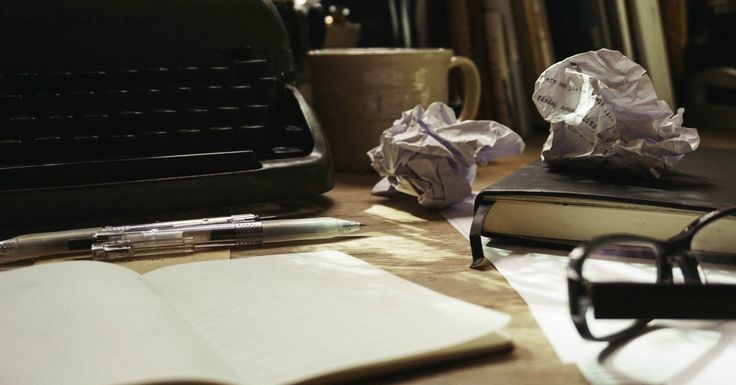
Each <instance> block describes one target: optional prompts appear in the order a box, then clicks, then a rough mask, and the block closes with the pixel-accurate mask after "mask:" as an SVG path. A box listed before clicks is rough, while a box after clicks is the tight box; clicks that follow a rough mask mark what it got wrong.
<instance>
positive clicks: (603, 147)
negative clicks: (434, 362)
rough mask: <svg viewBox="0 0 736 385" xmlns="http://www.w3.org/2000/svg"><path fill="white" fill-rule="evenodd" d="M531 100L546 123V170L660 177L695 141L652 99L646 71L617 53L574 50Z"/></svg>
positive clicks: (676, 116) (661, 103)
mask: <svg viewBox="0 0 736 385" xmlns="http://www.w3.org/2000/svg"><path fill="white" fill-rule="evenodd" d="M533 101H534V104H535V105H536V107H537V109H538V110H539V113H540V114H541V115H542V117H543V118H544V119H545V120H546V121H548V122H550V134H549V137H548V138H547V141H546V143H545V144H544V147H543V149H542V159H543V160H544V162H545V163H547V164H548V165H552V166H555V165H560V166H566V167H571V168H581V169H599V168H609V169H615V170H619V171H624V172H631V173H634V174H637V175H640V176H645V177H655V178H656V177H659V176H660V174H661V173H662V172H663V171H664V170H669V169H672V168H673V167H674V165H675V164H676V163H677V162H678V161H679V160H680V159H681V158H682V156H683V155H684V154H686V153H688V152H691V151H694V150H695V149H696V148H697V147H698V144H699V142H700V138H699V136H698V131H697V130H696V129H693V128H687V127H683V126H682V116H683V114H684V112H685V110H684V109H683V108H680V109H678V110H677V113H676V114H673V113H672V109H671V108H670V106H669V105H668V104H667V103H666V102H665V101H663V100H658V99H657V94H656V93H655V90H654V86H653V85H652V81H651V79H650V78H649V76H648V75H647V73H646V70H645V69H644V68H642V67H641V66H640V65H638V64H637V63H635V62H633V61H631V60H630V59H629V58H627V57H626V56H624V55H623V54H621V53H620V52H618V51H612V50H608V49H601V50H599V51H595V52H593V51H591V52H585V53H581V54H578V55H575V56H572V57H569V58H567V59H565V60H563V61H561V62H559V63H556V64H553V65H552V66H551V67H549V68H548V69H547V70H546V71H544V72H543V73H542V74H541V76H540V77H539V79H538V80H537V82H536V84H535V89H534V94H533Z"/></svg>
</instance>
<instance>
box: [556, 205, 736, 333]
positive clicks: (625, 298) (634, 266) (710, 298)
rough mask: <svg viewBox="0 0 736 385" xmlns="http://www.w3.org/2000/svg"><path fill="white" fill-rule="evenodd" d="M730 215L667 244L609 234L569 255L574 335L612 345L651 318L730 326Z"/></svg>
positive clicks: (734, 311)
mask: <svg viewBox="0 0 736 385" xmlns="http://www.w3.org/2000/svg"><path fill="white" fill-rule="evenodd" d="M735 214H736V206H734V207H729V208H725V209H722V210H716V211H713V212H710V213H708V214H705V215H703V216H701V217H700V218H698V219H697V220H695V221H693V222H692V223H690V224H689V225H688V226H687V227H685V228H684V229H683V230H682V231H681V232H680V233H678V234H677V235H675V236H674V237H672V238H670V239H668V240H666V241H660V240H656V239H652V238H648V237H642V236H637V235H628V234H613V235H604V236H600V237H596V238H593V239H592V240H590V241H589V242H587V243H585V244H583V245H581V246H578V247H577V248H575V249H574V250H573V251H572V252H571V253H570V262H569V265H568V269H567V285H568V296H569V303H570V315H571V316H572V320H573V323H574V324H575V327H576V328H577V330H578V332H579V333H580V335H581V336H582V337H583V338H585V339H589V340H594V341H616V340H620V339H624V338H628V337H631V336H633V335H635V334H637V333H639V332H641V331H642V329H643V328H644V327H645V326H646V325H647V323H649V322H650V321H651V320H653V319H657V318H658V319H735V318H736V217H734V215H735ZM729 234H733V235H732V236H725V235H729ZM621 262H625V263H624V264H622V263H621Z"/></svg>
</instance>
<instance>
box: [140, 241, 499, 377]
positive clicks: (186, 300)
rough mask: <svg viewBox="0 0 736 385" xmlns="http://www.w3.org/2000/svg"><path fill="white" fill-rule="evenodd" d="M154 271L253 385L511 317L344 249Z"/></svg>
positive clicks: (439, 344)
mask: <svg viewBox="0 0 736 385" xmlns="http://www.w3.org/2000/svg"><path fill="white" fill-rule="evenodd" d="M146 278H147V279H148V280H149V281H150V282H151V283H152V284H153V285H154V286H155V287H156V289H157V290H158V291H159V293H161V294H162V295H163V296H164V297H166V298H167V300H168V301H169V302H170V303H171V304H172V305H173V306H175V307H176V308H177V309H179V310H180V312H181V313H182V314H183V315H184V316H185V317H186V318H187V319H188V320H189V322H190V323H191V324H192V325H193V326H194V328H195V329H197V330H198V331H199V332H200V333H201V335H203V336H204V337H205V338H206V339H207V340H208V341H209V342H210V343H211V344H212V345H213V346H214V347H215V348H216V349H217V350H218V351H220V352H222V353H223V355H224V356H225V359H226V360H227V361H228V363H229V364H230V366H231V367H233V368H234V369H235V370H236V371H237V372H238V374H239V376H240V378H241V379H242V383H244V384H282V383H292V382H295V381H298V380H303V379H306V378H312V377H314V376H317V375H320V374H326V373H330V372H333V371H337V370H341V369H346V368H351V367H356V366H360V365H366V364H370V363H375V362H380V361H385V360H387V359H388V360H390V359H392V358H399V357H404V356H407V355H412V354H420V353H424V352H429V351H433V350H436V349H440V348H445V347H449V346H452V345H455V344H458V343H462V342H466V341H470V340H472V339H475V338H477V337H479V336H482V335H485V334H489V333H493V332H495V331H498V330H499V329H500V328H501V327H503V326H504V325H505V324H506V323H507V322H508V321H509V317H508V315H506V314H504V313H499V312H496V311H493V310H489V309H486V308H483V307H480V306H476V305H472V304H469V303H466V302H462V301H459V300H457V299H454V298H450V297H447V296H444V295H442V294H439V293H437V292H434V291H431V290H429V289H427V288H424V287H422V286H419V285H416V284H414V283H411V282H409V281H406V280H403V279H401V278H399V277H397V276H395V275H392V274H390V273H387V272H385V271H383V270H381V269H379V268H377V267H375V266H372V265H370V264H368V263H365V262H363V261H361V260H359V259H356V258H353V257H350V256H348V255H346V254H342V253H339V252H317V253H301V254H288V255H275V256H266V257H254V258H245V259H236V260H230V261H211V262H203V263H199V264H189V265H178V266H172V267H168V268H165V269H160V270H156V271H153V272H151V273H148V274H146ZM387 315H388V316H387Z"/></svg>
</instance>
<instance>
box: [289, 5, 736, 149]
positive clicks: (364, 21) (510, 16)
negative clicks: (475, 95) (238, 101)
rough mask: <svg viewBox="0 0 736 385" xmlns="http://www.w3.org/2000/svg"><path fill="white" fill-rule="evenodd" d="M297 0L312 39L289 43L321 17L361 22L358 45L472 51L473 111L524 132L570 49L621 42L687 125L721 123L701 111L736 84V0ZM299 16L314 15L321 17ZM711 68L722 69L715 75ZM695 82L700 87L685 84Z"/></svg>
mask: <svg viewBox="0 0 736 385" xmlns="http://www.w3.org/2000/svg"><path fill="white" fill-rule="evenodd" d="M284 3H286V2H284ZM289 3H292V5H293V6H296V4H293V2H291V1H289ZM297 3H304V4H305V5H304V6H303V9H308V10H309V11H304V10H302V11H301V12H302V14H305V12H306V14H307V15H309V14H317V13H319V14H320V15H321V18H319V20H322V22H321V24H322V25H321V26H319V25H313V26H312V27H310V29H309V31H310V32H305V33H308V34H309V38H304V37H300V38H296V41H297V42H298V43H297V44H295V45H294V49H303V48H304V43H303V42H304V41H308V42H309V48H310V49H315V48H321V47H323V46H324V45H325V40H324V39H325V36H326V34H327V32H326V31H327V30H328V29H329V26H328V24H326V23H325V22H324V20H328V21H330V20H331V23H329V24H332V25H333V26H335V25H341V24H343V25H350V24H354V25H360V33H359V35H358V36H357V42H355V46H357V47H413V48H425V47H441V48H451V49H452V50H453V51H454V52H455V54H456V55H462V56H467V57H469V58H471V59H472V60H473V61H474V62H475V64H476V66H477V67H478V69H479V71H480V74H481V88H482V95H481V105H480V110H479V113H478V117H477V118H478V119H492V120H496V121H498V122H500V123H503V124H505V125H508V126H509V127H511V128H512V129H514V130H515V131H516V132H517V133H520V134H522V135H528V134H531V133H534V132H544V131H546V130H547V129H548V123H547V122H545V121H543V120H542V119H541V117H540V116H539V114H538V112H537V111H536V109H535V108H534V107H533V106H532V103H530V101H531V100H530V97H531V94H532V92H533V90H534V83H535V81H536V80H537V77H538V76H539V74H540V73H541V72H542V71H543V70H544V69H546V68H547V67H549V66H550V65H552V64H553V63H555V62H557V61H559V60H562V59H564V58H566V57H569V56H571V55H574V54H577V53H580V52H584V51H590V50H597V49H600V48H610V49H615V50H619V51H621V52H623V53H624V54H625V55H626V56H628V57H629V58H631V59H632V60H634V61H636V62H637V63H639V64H641V65H642V66H643V67H644V68H646V69H647V71H648V73H649V75H650V76H651V78H652V81H653V83H654V85H655V88H656V90H657V94H658V96H659V97H660V99H663V100H665V101H667V102H668V104H670V106H671V107H672V108H673V109H675V108H677V107H685V109H686V113H685V125H687V126H690V127H696V128H700V129H716V128H718V127H720V126H723V124H719V123H716V121H721V122H726V121H728V119H727V117H719V116H711V117H710V118H704V114H705V115H708V114H710V115H713V114H714V113H716V114H720V113H723V111H732V110H733V109H734V108H736V107H734V106H736V91H734V89H733V87H732V86H731V84H732V83H733V82H732V80H730V79H731V76H733V71H730V70H729V69H734V68H736V0H374V1H365V0H363V1H361V0H323V1H317V0H312V1H308V0H300V1H297ZM304 7H306V8H304ZM330 9H333V10H334V11H333V12H332V13H334V14H332V13H331V12H330V11H329V10H330ZM329 16H331V18H330V17H329ZM303 19H305V20H309V23H313V22H314V21H315V20H317V19H318V18H317V17H313V18H312V17H305V18H303ZM344 23H348V24H344ZM317 24H319V23H317ZM352 39H356V37H355V36H353V37H352V38H351V40H350V41H348V42H340V43H334V44H339V45H341V46H342V45H352V44H353V40H352ZM330 44H332V43H330ZM295 58H297V60H302V59H303V55H302V54H298V53H295ZM299 66H301V64H299V65H298V67H299ZM715 68H720V70H715ZM714 71H715V72H718V73H719V74H718V75H712V74H713V73H714ZM701 73H705V75H701ZM708 73H710V74H711V75H708ZM713 76H717V77H718V78H719V79H721V81H719V84H713V83H712V82H705V83H704V81H703V79H712V78H713ZM450 77H451V79H450V84H451V96H450V100H449V104H450V105H451V106H452V107H453V108H458V106H459V105H460V104H461V102H460V99H461V96H460V95H462V90H461V85H460V82H459V81H457V79H455V78H456V77H457V75H456V74H451V75H450ZM699 79H700V80H699ZM694 89H700V90H701V91H699V92H691V91H692V90H694ZM708 106H715V107H717V108H716V109H709V108H708ZM690 111H692V113H691V112H690ZM721 128H722V127H721Z"/></svg>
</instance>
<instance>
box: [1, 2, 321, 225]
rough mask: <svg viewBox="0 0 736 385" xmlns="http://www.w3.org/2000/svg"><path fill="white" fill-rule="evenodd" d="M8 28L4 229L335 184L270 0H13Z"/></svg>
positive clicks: (269, 196)
mask: <svg viewBox="0 0 736 385" xmlns="http://www.w3.org/2000/svg"><path fill="white" fill-rule="evenodd" d="M0 36H1V37H0V46H2V50H1V51H0V52H1V53H0V215H1V216H0V233H2V234H5V235H11V234H13V233H18V232H20V231H26V230H27V229H33V230H39V229H45V228H54V227H58V226H55V225H56V224H71V223H95V222H96V221H102V220H105V219H110V218H121V217H128V218H133V217H142V216H151V215H158V214H166V213H175V212H180V211H182V210H192V209H200V208H207V207H222V206H227V205H239V204H242V203H247V202H258V201H272V200H278V199H284V198H293V197H304V196H315V195H319V194H321V193H323V192H325V191H327V190H329V189H330V188H331V187H332V185H333V180H332V165H331V161H330V158H329V153H328V151H327V148H326V143H325V139H324V136H323V134H322V132H321V129H320V127H319V125H318V123H317V121H316V119H315V117H314V114H313V112H312V111H311V110H310V108H309V106H308V105H307V103H306V102H305V101H304V99H303V98H302V96H301V95H300V94H299V92H298V91H297V90H296V89H295V87H294V86H293V83H294V82H293V79H294V63H293V56H292V53H291V51H290V50H289V41H288V36H287V35H286V32H285V29H284V26H283V24H282V22H281V19H280V18H279V14H278V12H277V10H276V8H275V7H274V5H273V4H271V2H270V1H267V0H161V1H150V0H105V1H58V2H56V1H38V0H8V1H3V2H2V4H0ZM163 217H165V216H162V218H163ZM100 224H109V222H100Z"/></svg>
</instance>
